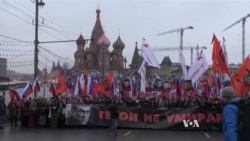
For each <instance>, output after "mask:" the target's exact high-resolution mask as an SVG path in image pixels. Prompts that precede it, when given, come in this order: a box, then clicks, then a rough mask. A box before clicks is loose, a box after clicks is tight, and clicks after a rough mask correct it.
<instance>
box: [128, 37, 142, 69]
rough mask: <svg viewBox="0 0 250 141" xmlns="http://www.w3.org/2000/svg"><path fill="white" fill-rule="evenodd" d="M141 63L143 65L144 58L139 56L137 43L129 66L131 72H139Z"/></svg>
mask: <svg viewBox="0 0 250 141" xmlns="http://www.w3.org/2000/svg"><path fill="white" fill-rule="evenodd" d="M141 63H142V57H141V56H140V55H139V49H138V46H137V42H136V43H135V50H134V54H133V57H132V62H131V64H130V65H129V67H130V71H132V72H137V71H138V69H139V68H140V65H141Z"/></svg>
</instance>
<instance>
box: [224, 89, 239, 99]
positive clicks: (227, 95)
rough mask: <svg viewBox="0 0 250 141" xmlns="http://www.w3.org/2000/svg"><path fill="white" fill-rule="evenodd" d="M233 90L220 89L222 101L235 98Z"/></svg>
mask: <svg viewBox="0 0 250 141" xmlns="http://www.w3.org/2000/svg"><path fill="white" fill-rule="evenodd" d="M235 96H236V95H235V90H234V88H233V87H231V86H228V87H225V88H223V89H222V97H223V98H224V99H230V98H233V97H235Z"/></svg>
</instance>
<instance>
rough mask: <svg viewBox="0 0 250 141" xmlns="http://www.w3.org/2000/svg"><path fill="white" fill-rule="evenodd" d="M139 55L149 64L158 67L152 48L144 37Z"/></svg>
mask: <svg viewBox="0 0 250 141" xmlns="http://www.w3.org/2000/svg"><path fill="white" fill-rule="evenodd" d="M141 55H142V57H143V59H144V60H145V61H146V62H147V63H148V65H149V66H152V67H156V68H160V65H159V63H158V61H157V59H156V57H155V55H154V53H153V50H152V48H151V47H150V46H149V44H148V43H147V42H146V40H145V39H143V40H142V47H141Z"/></svg>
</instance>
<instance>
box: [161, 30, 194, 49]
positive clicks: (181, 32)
mask: <svg viewBox="0 0 250 141" xmlns="http://www.w3.org/2000/svg"><path fill="white" fill-rule="evenodd" d="M187 29H194V27H193V26H188V27H184V28H182V27H181V28H177V29H173V30H170V31H166V32H162V33H158V34H157V36H161V35H165V34H169V33H174V32H180V48H181V49H183V33H184V30H187Z"/></svg>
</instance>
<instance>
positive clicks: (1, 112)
mask: <svg viewBox="0 0 250 141" xmlns="http://www.w3.org/2000/svg"><path fill="white" fill-rule="evenodd" d="M5 112H6V104H5V98H4V96H3V95H1V96H0V129H3V122H4V116H5Z"/></svg>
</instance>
